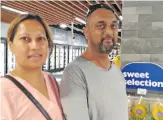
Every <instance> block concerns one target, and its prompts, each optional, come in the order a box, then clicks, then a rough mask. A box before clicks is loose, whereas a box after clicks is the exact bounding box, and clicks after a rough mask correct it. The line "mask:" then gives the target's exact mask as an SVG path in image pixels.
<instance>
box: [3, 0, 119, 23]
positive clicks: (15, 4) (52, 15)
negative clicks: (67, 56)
mask: <svg viewBox="0 0 163 120" xmlns="http://www.w3.org/2000/svg"><path fill="white" fill-rule="evenodd" d="M98 3H105V4H108V6H111V7H112V8H113V9H114V10H115V12H116V15H121V14H122V12H121V11H122V1H117V0H116V1H115V0H114V1H108V0H104V1H100V0H93V1H90V0H85V1H81V0H74V1H71V0H64V1H63V0H53V1H50V0H48V1H45V0H32V1H31V0H30V1H27V0H24V1H22V0H20V1H14V0H13V1H6V0H1V5H4V6H8V7H11V8H14V9H17V10H20V11H23V12H31V13H34V14H39V15H40V16H41V17H43V18H44V19H45V21H46V22H47V23H48V24H49V25H58V24H62V23H64V24H71V22H72V20H73V18H75V17H78V18H80V19H82V20H85V18H86V13H87V11H88V7H89V6H91V5H93V4H98ZM17 15H18V13H16V12H12V11H9V10H6V9H3V8H1V21H2V22H6V23H10V22H11V21H12V20H13V19H14V18H15V17H16V16H17ZM74 24H81V23H80V22H78V21H76V20H75V19H74Z"/></svg>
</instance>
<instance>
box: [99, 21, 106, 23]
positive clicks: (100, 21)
mask: <svg viewBox="0 0 163 120" xmlns="http://www.w3.org/2000/svg"><path fill="white" fill-rule="evenodd" d="M97 23H105V22H104V21H98V22H97Z"/></svg>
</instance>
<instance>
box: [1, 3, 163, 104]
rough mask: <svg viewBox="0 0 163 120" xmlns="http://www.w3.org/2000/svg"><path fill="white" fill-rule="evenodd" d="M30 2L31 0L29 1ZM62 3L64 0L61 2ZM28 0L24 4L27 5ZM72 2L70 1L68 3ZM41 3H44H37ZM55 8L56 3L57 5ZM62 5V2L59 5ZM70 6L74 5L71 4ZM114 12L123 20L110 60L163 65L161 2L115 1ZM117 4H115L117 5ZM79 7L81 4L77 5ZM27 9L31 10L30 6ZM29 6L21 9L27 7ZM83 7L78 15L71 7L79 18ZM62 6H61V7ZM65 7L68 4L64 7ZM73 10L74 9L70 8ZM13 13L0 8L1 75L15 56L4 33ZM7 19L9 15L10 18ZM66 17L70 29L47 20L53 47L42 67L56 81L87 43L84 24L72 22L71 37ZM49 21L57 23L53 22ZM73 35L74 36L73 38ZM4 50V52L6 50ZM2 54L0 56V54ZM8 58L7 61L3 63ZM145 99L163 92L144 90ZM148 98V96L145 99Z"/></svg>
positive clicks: (153, 98) (11, 66)
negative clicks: (8, 46) (52, 38)
mask: <svg viewBox="0 0 163 120" xmlns="http://www.w3.org/2000/svg"><path fill="white" fill-rule="evenodd" d="M30 2H31V1H30ZM101 2H104V3H109V4H110V3H111V2H109V1H107V2H106V1H101ZM61 3H62V5H65V4H66V2H65V3H64V2H61ZM86 3H87V5H90V4H95V3H99V2H98V1H84V2H81V4H83V5H85V6H86V7H87V5H86ZM1 4H2V5H6V6H9V7H13V8H15V9H16V8H17V9H22V8H23V6H19V5H20V4H21V2H19V4H15V3H14V2H9V1H6V2H5V1H2V3H1ZM26 4H27V2H26V3H25V4H24V5H26ZM71 4H72V3H71ZM31 5H34V6H36V4H34V3H31ZM37 5H40V6H41V5H43V4H37ZM56 5H57V6H58V7H61V6H59V5H58V4H56ZM60 5H61V4H60ZM72 5H73V4H72ZM110 5H111V6H112V7H113V8H114V9H115V10H116V13H117V14H118V15H119V16H120V15H121V16H123V20H122V21H121V22H120V25H119V39H118V40H119V42H118V44H117V48H115V49H114V50H113V51H112V53H111V54H110V55H109V56H108V57H109V58H110V59H113V58H114V57H116V56H120V61H121V68H122V67H124V66H125V65H126V64H128V63H131V62H152V63H156V64H158V65H160V66H162V67H163V14H162V11H163V1H117V2H116V4H110ZM117 5H118V6H117ZM80 6H81V5H80ZM28 7H31V9H30V10H32V8H34V7H32V6H28ZM28 7H26V8H24V9H26V10H28ZM86 7H83V8H85V9H83V11H82V10H80V11H81V13H80V14H79V13H78V12H77V11H75V10H74V14H79V17H80V15H82V17H81V18H83V19H84V15H83V13H85V12H84V11H86ZM40 8H41V7H38V10H37V9H36V10H35V12H36V13H37V12H39V11H44V10H45V9H43V10H39V9H40ZM61 8H62V7H61ZM67 8H68V6H67ZM72 10H73V9H72ZM28 12H29V11H28ZM52 14H53V13H52V12H50V13H49V15H46V12H45V14H43V17H44V18H45V17H53V18H52V19H54V18H55V15H52ZM16 15H18V14H16V13H13V12H10V11H8V10H5V9H2V8H1V41H0V66H1V67H0V72H1V75H3V74H4V73H6V72H8V71H9V70H12V69H14V67H15V64H14V61H15V60H14V56H13V54H12V53H11V52H9V50H8V48H7V47H5V45H6V33H7V29H8V26H9V23H10V21H11V19H13V18H14V17H15V16H16ZM8 18H11V19H10V20H9V19H8ZM67 19H68V20H63V22H64V23H65V24H69V28H66V29H63V28H60V26H59V25H58V24H60V23H59V21H57V20H56V21H55V20H54V21H53V20H49V18H48V19H46V20H47V21H48V22H49V24H50V27H51V30H52V32H53V37H54V45H55V47H54V50H53V54H52V55H51V56H50V59H47V62H46V64H45V65H44V66H43V69H44V70H47V71H50V72H51V73H53V74H54V75H55V77H56V78H57V81H58V82H60V80H61V76H62V73H63V70H64V68H65V67H66V65H67V64H68V63H69V62H71V61H72V60H73V59H75V58H76V57H77V56H80V55H81V54H82V52H84V51H85V49H86V47H87V43H86V40H85V37H84V35H83V33H82V28H83V26H84V25H83V24H81V23H80V22H78V21H74V29H73V33H74V36H75V37H74V36H73V37H72V31H71V21H72V20H71V17H70V18H67ZM52 22H56V24H55V25H52ZM72 38H74V39H72ZM6 51H7V52H6ZM1 56H2V57H1ZM6 61H7V62H6ZM2 66H3V67H2ZM127 93H128V94H130V95H131V98H132V96H134V97H133V99H136V100H140V98H141V97H140V96H141V95H138V94H137V90H136V89H127ZM143 98H144V99H145V100H147V102H151V101H152V102H153V101H154V102H155V101H157V99H158V98H159V99H160V100H161V101H162V102H163V92H161V91H147V95H146V96H143ZM146 98H147V99H146Z"/></svg>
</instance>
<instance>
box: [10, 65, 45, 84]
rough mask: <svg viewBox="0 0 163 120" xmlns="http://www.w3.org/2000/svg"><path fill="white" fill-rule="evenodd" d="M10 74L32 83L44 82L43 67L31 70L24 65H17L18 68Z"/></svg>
mask: <svg viewBox="0 0 163 120" xmlns="http://www.w3.org/2000/svg"><path fill="white" fill-rule="evenodd" d="M10 74H11V75H13V76H16V77H20V78H21V79H23V80H25V81H27V82H28V83H29V84H31V85H36V84H39V83H42V82H44V77H43V75H42V70H41V68H38V69H31V70H30V69H25V68H22V67H16V69H14V70H13V71H11V72H10Z"/></svg>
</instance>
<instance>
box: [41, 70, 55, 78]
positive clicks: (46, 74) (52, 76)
mask: <svg viewBox="0 0 163 120" xmlns="http://www.w3.org/2000/svg"><path fill="white" fill-rule="evenodd" d="M43 75H44V76H45V77H46V78H48V79H55V76H54V75H53V74H52V73H50V72H45V71H43Z"/></svg>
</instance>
